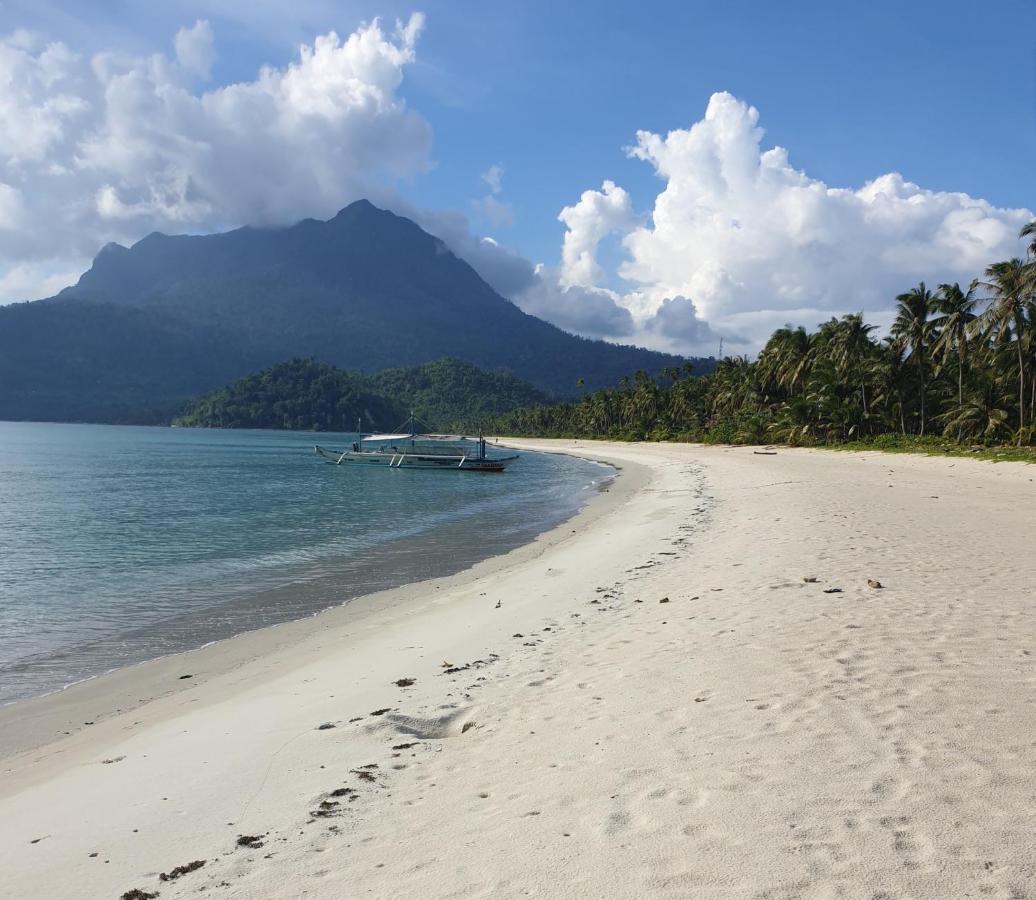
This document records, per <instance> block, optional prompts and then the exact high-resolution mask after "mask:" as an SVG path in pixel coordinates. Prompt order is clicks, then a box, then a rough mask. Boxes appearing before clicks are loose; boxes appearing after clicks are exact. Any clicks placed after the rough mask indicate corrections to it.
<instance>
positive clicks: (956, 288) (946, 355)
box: [932, 281, 979, 406]
mask: <svg viewBox="0 0 1036 900" xmlns="http://www.w3.org/2000/svg"><path fill="white" fill-rule="evenodd" d="M977 287H978V282H977V281H973V282H971V284H970V285H969V287H968V292H967V293H964V291H962V290H961V288H960V285H959V284H956V283H954V284H940V285H939V290H938V292H937V293H936V295H935V309H936V311H937V312H940V313H942V315H941V316H940V317H939V318H938V319H936V320H935V327H936V328H937V329H938V330H939V337H938V339H937V340H936V341H935V343H934V344H933V345H932V350H933V351H934V352H935V353H937V354H938V355H939V356H940V357H941V362H942V364H943V365H946V363H948V362H949V361H950V359H951V358H952V357H953V355H954V354H956V356H957V405H958V406H962V405H963V403H964V366H965V364H966V363H967V356H968V338H969V336H970V335H971V333H972V331H973V330H974V322H975V320H976V319H977V318H978V316H977V315H976V314H975V307H976V306H978V303H979V300H978V297H976V296H975V289H976V288H977Z"/></svg>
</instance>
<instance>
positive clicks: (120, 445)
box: [0, 422, 611, 703]
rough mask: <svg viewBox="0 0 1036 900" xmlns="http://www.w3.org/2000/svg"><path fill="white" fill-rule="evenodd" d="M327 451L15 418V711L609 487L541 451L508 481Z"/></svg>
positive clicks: (468, 559)
mask: <svg viewBox="0 0 1036 900" xmlns="http://www.w3.org/2000/svg"><path fill="white" fill-rule="evenodd" d="M352 439H353V436H352V435H327V434H321V435H320V436H319V441H320V443H321V444H324V445H326V446H331V447H336V446H347V445H348V444H349V443H350V442H351V441H352ZM313 442H314V435H312V434H302V433H288V432H270V431H215V430H194V429H171V428H136V427H118V426H104V425H52V424H30V423H8V422H0V703H5V702H10V701H12V700H16V699H20V698H24V697H29V696H33V695H37V694H42V693H46V692H48V691H52V690H55V689H58V688H60V687H62V686H64V685H67V684H69V683H72V682H74V681H78V680H81V679H83V678H87V677H90V676H93V675H97V674H99V673H101V672H104V671H107V670H109V669H112V668H115V667H117V666H120V665H125V664H127V663H132V662H138V661H140V660H144V659H149V658H154V657H156V656H161V655H165V654H167V653H173V652H178V651H181V650H185V649H191V648H195V647H198V646H201V645H202V644H204V643H207V642H209V641H212V640H216V639H219V638H224V637H228V636H230V635H232V634H237V633H240V632H242V631H247V630H250V629H253V628H257V627H262V626H264V625H268V624H272V623H275V622H281V621H287V620H290V619H296V618H301V617H304V616H307V615H311V614H313V613H314V612H317V611H319V610H321V609H326V608H327V607H329V606H333V605H336V604H339V603H342V602H345V601H347V600H348V599H349V598H351V597H355V596H358V595H360V594H364V593H369V592H370V591H372V590H378V589H381V588H385V587H392V586H394V585H397V584H401V583H404V582H407V581H412V580H416V579H417V578H424V577H430V576H435V575H441V574H448V573H450V572H454V571H458V570H460V569H462V568H464V567H466V566H468V565H470V564H472V563H474V562H476V561H477V560H479V559H483V558H485V557H487V556H490V555H493V554H495V553H500V552H503V551H505V550H508V549H510V548H512V547H515V546H517V545H519V544H521V543H524V542H526V541H528V540H530V539H531V538H532V537H533V536H534V535H536V534H538V533H540V532H542V531H544V530H546V529H547V528H549V527H551V526H553V525H555V524H557V523H558V522H560V521H563V520H564V519H565V518H567V517H568V516H570V515H572V514H573V513H575V512H576V511H577V510H578V509H579V507H580V506H581V505H582V504H583V503H584V502H585V501H586V500H587V499H588V498H589V497H590V496H591V493H592V491H593V490H594V489H595V487H596V486H597V485H599V484H600V483H601V482H602V481H605V480H607V479H608V478H609V477H610V476H611V470H610V469H607V468H605V467H601V466H597V465H595V464H593V463H588V462H585V461H582V460H576V459H571V458H568V457H562V456H552V455H546V454H536V453H524V454H522V456H521V458H520V459H519V460H518V461H517V462H516V463H514V464H513V466H512V467H511V468H509V469H508V471H507V472H506V473H504V474H502V475H479V474H477V473H459V472H458V473H454V472H434V471H415V470H409V471H408V470H406V469H403V470H394V469H393V470H389V469H383V468H366V467H349V468H345V467H340V468H339V467H335V466H332V465H329V464H327V463H325V462H322V461H320V460H319V459H318V458H317V457H316V456H315V454H314V453H313Z"/></svg>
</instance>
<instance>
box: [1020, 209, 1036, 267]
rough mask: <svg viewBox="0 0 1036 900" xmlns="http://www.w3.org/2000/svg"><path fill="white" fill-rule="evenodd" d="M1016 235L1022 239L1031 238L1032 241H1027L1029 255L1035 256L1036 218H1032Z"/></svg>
mask: <svg viewBox="0 0 1036 900" xmlns="http://www.w3.org/2000/svg"><path fill="white" fill-rule="evenodd" d="M1018 237H1020V238H1022V239H1023V240H1024V239H1025V238H1032V241H1031V242H1030V243H1029V256H1032V257H1034V258H1036V219H1034V220H1033V221H1031V222H1030V223H1029V224H1028V225H1026V226H1025V227H1024V228H1022V230H1021V232H1020V233H1019V235H1018Z"/></svg>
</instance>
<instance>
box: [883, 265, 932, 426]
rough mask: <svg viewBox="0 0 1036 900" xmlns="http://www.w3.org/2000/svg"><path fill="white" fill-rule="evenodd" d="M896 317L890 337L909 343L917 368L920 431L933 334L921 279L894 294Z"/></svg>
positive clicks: (929, 306) (929, 300)
mask: <svg viewBox="0 0 1036 900" xmlns="http://www.w3.org/2000/svg"><path fill="white" fill-rule="evenodd" d="M896 304H897V308H896V320H895V321H894V322H893V323H892V336H893V337H894V338H900V339H902V340H904V341H905V342H906V343H907V344H909V346H910V356H911V358H912V359H913V360H914V365H915V366H916V367H917V374H918V380H919V383H920V387H921V392H920V399H921V430H920V433H921V435H922V436H923V435H924V430H925V395H926V393H927V390H928V386H927V384H926V381H925V365H926V359H925V357H926V355H927V352H928V344H929V340H930V338H931V336H932V330H933V328H932V323H931V322H930V321H929V320H928V313H929V312H930V311H931V309H932V292H931V291H929V290H928V289H927V288H926V287H925V284H924V282H923V281H922V282H921V283H920V284H918V286H917V287H915V288H914V289H913V290H910V291H907V293H905V294H900V295H899V296H898V297H896Z"/></svg>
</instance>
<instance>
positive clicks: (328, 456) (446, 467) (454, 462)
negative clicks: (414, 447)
mask: <svg viewBox="0 0 1036 900" xmlns="http://www.w3.org/2000/svg"><path fill="white" fill-rule="evenodd" d="M315 450H316V454H317V456H319V457H320V458H321V459H323V460H325V461H326V462H329V463H331V464H332V465H336V466H382V467H385V468H390V469H439V470H442V471H454V472H487V473H488V472H503V471H504V469H506V468H507V466H509V465H510V464H511V463H512V462H514V461H515V460H516V459H517V458H518V457H517V456H504V457H496V458H486V459H479V458H478V457H474V456H473V457H467V456H445V455H441V454H428V453H399V452H388V451H386V452H381V451H377V450H332V449H329V448H327V447H321V446H319V445H317V446H316V447H315Z"/></svg>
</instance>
